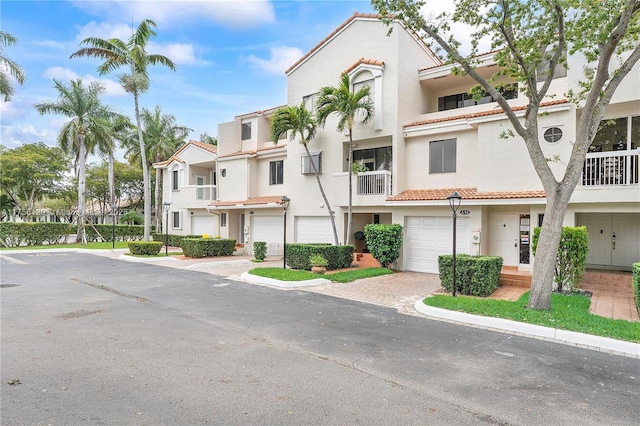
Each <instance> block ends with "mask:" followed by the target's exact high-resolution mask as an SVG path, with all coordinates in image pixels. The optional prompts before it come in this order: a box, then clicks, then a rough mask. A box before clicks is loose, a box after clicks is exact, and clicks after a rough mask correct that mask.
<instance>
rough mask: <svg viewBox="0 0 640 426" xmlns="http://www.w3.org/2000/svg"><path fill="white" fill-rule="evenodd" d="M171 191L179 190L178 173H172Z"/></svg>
mask: <svg viewBox="0 0 640 426" xmlns="http://www.w3.org/2000/svg"><path fill="white" fill-rule="evenodd" d="M171 189H172V190H174V191H177V190H178V171H177V170H174V171H172V172H171Z"/></svg>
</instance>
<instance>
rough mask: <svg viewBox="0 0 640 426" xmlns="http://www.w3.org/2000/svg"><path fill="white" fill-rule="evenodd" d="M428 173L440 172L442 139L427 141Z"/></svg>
mask: <svg viewBox="0 0 640 426" xmlns="http://www.w3.org/2000/svg"><path fill="white" fill-rule="evenodd" d="M429 173H442V141H437V142H430V143H429Z"/></svg>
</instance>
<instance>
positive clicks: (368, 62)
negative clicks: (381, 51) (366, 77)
mask: <svg viewBox="0 0 640 426" xmlns="http://www.w3.org/2000/svg"><path fill="white" fill-rule="evenodd" d="M361 64H365V65H377V66H379V67H382V66H384V61H378V60H377V59H365V58H360V59H358V60H357V61H356V62H355V63H354V64H353V65H351V66H350V67H349V68H347V69H346V70H344V71H342V73H343V74H349V73H350V72H351V71H353V70H354V69H356V68H357V67H358V66H359V65H361Z"/></svg>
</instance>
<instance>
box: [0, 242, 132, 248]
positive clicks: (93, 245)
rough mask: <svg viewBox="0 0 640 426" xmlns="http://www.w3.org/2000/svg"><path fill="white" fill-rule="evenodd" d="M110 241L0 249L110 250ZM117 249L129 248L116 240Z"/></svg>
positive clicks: (125, 243) (111, 244)
mask: <svg viewBox="0 0 640 426" xmlns="http://www.w3.org/2000/svg"><path fill="white" fill-rule="evenodd" d="M112 247H113V243H112V242H106V243H87V244H82V243H69V244H47V245H44V246H20V247H2V248H0V250H46V249H57V248H73V249H92V250H111V248H112ZM116 248H117V249H126V248H129V246H128V245H127V242H126V241H116Z"/></svg>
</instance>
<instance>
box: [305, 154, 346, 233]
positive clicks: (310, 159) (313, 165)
mask: <svg viewBox="0 0 640 426" xmlns="http://www.w3.org/2000/svg"><path fill="white" fill-rule="evenodd" d="M302 146H304V150H305V151H306V153H307V158H308V159H309V161H310V162H311V167H312V168H313V172H314V173H315V175H316V181H317V182H318V188H320V194H322V199H323V200H324V204H325V205H326V206H327V211H328V212H329V217H330V218H331V227H332V228H333V241H334V243H335V245H338V231H337V230H336V220H335V215H334V212H333V210H331V204H329V200H328V199H327V195H326V194H325V193H324V188H323V187H322V182H321V181H320V173H318V168H317V167H316V164H315V163H314V162H313V159H312V158H311V153H310V152H309V147H308V146H307V144H306V143H303V144H302Z"/></svg>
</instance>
